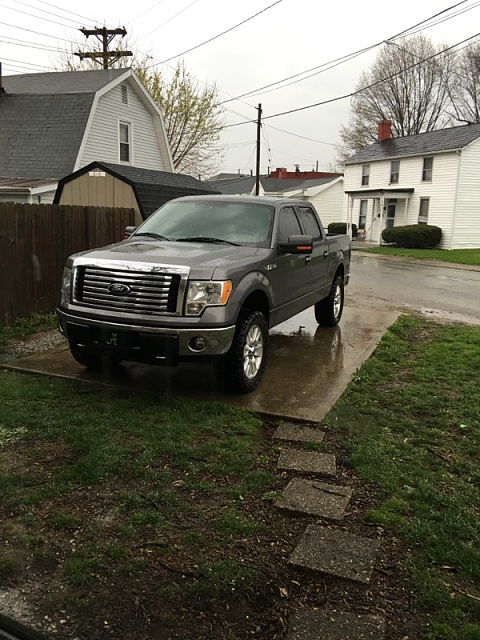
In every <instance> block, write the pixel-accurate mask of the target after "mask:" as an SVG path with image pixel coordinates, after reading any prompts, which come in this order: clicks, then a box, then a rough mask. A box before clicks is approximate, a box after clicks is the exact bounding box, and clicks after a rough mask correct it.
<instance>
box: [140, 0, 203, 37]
mask: <svg viewBox="0 0 480 640" xmlns="http://www.w3.org/2000/svg"><path fill="white" fill-rule="evenodd" d="M197 2H198V0H193V2H191V3H190V4H189V5H188V6H187V7H185V8H184V9H182V10H181V11H179V12H178V13H176V14H175V15H174V16H172V17H171V18H169V19H168V20H165V22H162V24H160V25H158V27H155V29H152V30H151V31H149V32H148V33H147V34H146V35H144V36H142V37H141V38H139V40H143V39H144V38H147V37H148V36H150V35H151V34H152V33H154V32H155V31H158V29H160V28H161V27H164V26H165V25H166V24H168V23H169V22H171V21H172V20H174V19H175V18H177V17H178V16H179V15H180V14H182V13H184V12H185V11H186V10H187V9H190V7H193V5H194V4H197Z"/></svg>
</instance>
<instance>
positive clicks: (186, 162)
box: [61, 39, 224, 177]
mask: <svg viewBox="0 0 480 640" xmlns="http://www.w3.org/2000/svg"><path fill="white" fill-rule="evenodd" d="M95 45H96V47H95ZM95 48H96V50H98V41H97V42H96V43H94V42H91V43H90V42H89V41H87V47H85V45H81V44H78V43H72V47H71V51H70V52H69V53H67V54H64V55H63V56H62V59H61V67H62V68H63V69H66V70H67V71H79V70H82V69H99V68H100V66H99V63H98V62H96V61H95V60H92V59H90V58H84V59H83V60H80V59H76V57H75V53H76V52H78V51H79V50H85V49H87V50H88V49H90V50H95ZM112 48H113V45H112ZM128 48H131V49H133V50H134V47H131V46H130V47H129V44H128V39H125V40H122V41H121V42H118V43H117V45H116V46H115V49H116V50H119V51H122V50H127V49H128ZM111 66H112V67H113V68H119V67H129V66H131V67H132V68H133V70H134V71H135V73H136V75H137V76H138V78H139V79H140V80H141V82H142V83H143V85H144V86H145V88H146V89H147V91H148V92H149V93H150V95H151V96H152V98H153V100H154V101H155V102H156V103H157V105H158V106H159V107H160V108H161V110H162V112H163V117H164V120H165V127H166V130H167V137H168V141H169V143H170V149H171V153H172V157H173V164H174V167H175V169H176V170H177V171H178V172H180V173H187V174H190V175H195V176H196V177H201V176H209V175H213V174H214V173H215V172H217V171H218V170H219V168H220V166H221V163H222V160H223V157H224V153H223V149H222V147H221V146H220V145H219V140H220V133H221V131H222V129H223V126H224V124H223V113H224V112H223V109H222V107H220V105H219V97H218V90H217V87H216V85H215V84H213V85H201V84H200V82H199V81H198V80H196V79H195V78H193V77H192V75H191V73H190V71H188V70H187V68H186V66H185V63H184V61H183V60H179V61H178V62H177V65H176V67H175V68H173V69H170V70H169V71H168V72H165V73H162V72H160V71H156V70H154V69H153V68H150V67H151V66H152V65H151V56H149V55H144V56H143V57H142V56H139V55H138V54H135V52H134V55H133V58H131V57H126V56H125V57H120V58H119V59H118V60H116V61H115V62H113V63H112V65H111Z"/></svg>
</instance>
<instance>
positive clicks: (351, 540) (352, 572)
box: [288, 524, 380, 583]
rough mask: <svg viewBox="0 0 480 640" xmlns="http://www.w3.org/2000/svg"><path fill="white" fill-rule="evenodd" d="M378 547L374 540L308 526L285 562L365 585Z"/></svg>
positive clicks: (317, 526) (313, 525)
mask: <svg viewBox="0 0 480 640" xmlns="http://www.w3.org/2000/svg"><path fill="white" fill-rule="evenodd" d="M379 548H380V543H379V541H378V540H375V539H374V538H365V537H362V536H356V535H353V534H351V533H345V532H344V531H334V530H332V529H329V528H328V527H322V526H320V525H316V524H311V525H309V526H308V527H307V529H306V530H305V533H304V534H303V536H302V537H301V539H300V542H299V543H298V545H297V546H296V547H295V549H294V550H293V553H292V554H291V556H290V558H289V559H288V562H289V564H291V565H294V566H297V567H302V568H303V569H310V570H311V571H318V572H319V573H325V574H327V575H331V576H336V577H338V578H347V579H348V580H354V581H355V582H364V583H368V582H369V581H370V577H371V575H372V571H373V567H374V565H375V559H376V557H377V553H378V550H379Z"/></svg>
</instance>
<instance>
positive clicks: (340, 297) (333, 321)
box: [315, 275, 345, 327]
mask: <svg viewBox="0 0 480 640" xmlns="http://www.w3.org/2000/svg"><path fill="white" fill-rule="evenodd" d="M344 298H345V292H344V284H343V277H342V276H341V275H338V276H335V279H334V281H333V283H332V288H331V289H330V293H329V294H328V296H327V297H326V298H324V299H323V300H320V302H317V304H316V305H315V320H316V321H317V322H318V324H319V325H320V326H322V327H334V326H335V325H337V324H338V323H339V322H340V318H341V317H342V313H343V302H344Z"/></svg>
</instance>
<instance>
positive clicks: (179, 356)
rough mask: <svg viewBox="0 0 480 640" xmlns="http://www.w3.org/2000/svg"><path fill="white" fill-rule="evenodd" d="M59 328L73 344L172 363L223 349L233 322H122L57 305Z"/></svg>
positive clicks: (144, 360)
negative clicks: (221, 324) (185, 326)
mask: <svg viewBox="0 0 480 640" xmlns="http://www.w3.org/2000/svg"><path fill="white" fill-rule="evenodd" d="M57 319H58V327H59V329H60V332H61V333H62V334H63V335H64V336H65V337H66V338H67V339H68V340H69V341H70V342H74V343H75V344H79V345H83V346H86V347H90V348H93V349H101V350H105V351H112V350H114V351H118V352H120V353H121V354H123V356H124V358H125V359H132V360H138V361H140V362H155V363H157V364H162V363H164V364H170V365H175V364H176V363H177V362H178V361H181V360H187V359H190V358H197V357H215V356H219V355H222V354H225V353H227V351H228V350H229V349H230V346H231V344H232V340H233V336H234V333H235V326H234V325H232V326H229V327H221V328H208V329H203V328H202V327H200V326H199V327H196V328H193V327H192V328H188V329H181V328H171V327H156V326H145V325H133V324H122V323H119V322H108V321H106V320H96V319H94V318H84V317H81V316H77V315H73V314H70V313H67V312H65V311H63V310H62V309H60V308H58V309H57Z"/></svg>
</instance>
